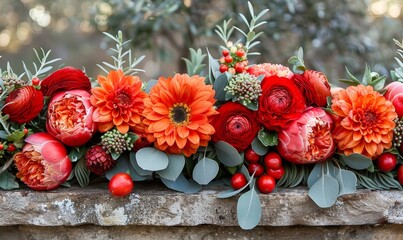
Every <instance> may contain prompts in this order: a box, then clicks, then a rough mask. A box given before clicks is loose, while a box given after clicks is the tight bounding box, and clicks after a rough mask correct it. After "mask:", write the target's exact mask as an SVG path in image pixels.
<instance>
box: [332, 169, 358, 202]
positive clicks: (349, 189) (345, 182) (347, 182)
mask: <svg viewBox="0 0 403 240" xmlns="http://www.w3.org/2000/svg"><path fill="white" fill-rule="evenodd" d="M336 180H337V181H338V182H339V196H342V195H345V194H350V193H354V192H355V191H356V190H357V188H356V186H357V176H356V175H355V174H354V173H353V172H351V171H348V170H345V169H339V170H338V173H337V175H336Z"/></svg>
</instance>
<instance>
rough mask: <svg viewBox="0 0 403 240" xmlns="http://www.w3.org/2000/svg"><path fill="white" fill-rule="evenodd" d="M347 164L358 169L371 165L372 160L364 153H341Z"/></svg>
mask: <svg viewBox="0 0 403 240" xmlns="http://www.w3.org/2000/svg"><path fill="white" fill-rule="evenodd" d="M341 157H342V159H343V160H344V162H345V163H346V164H347V166H349V167H351V168H352V169H356V170H364V169H367V168H368V167H370V166H371V164H373V163H372V160H371V159H370V158H368V157H366V156H364V155H361V154H357V153H353V154H351V155H348V156H345V155H341Z"/></svg>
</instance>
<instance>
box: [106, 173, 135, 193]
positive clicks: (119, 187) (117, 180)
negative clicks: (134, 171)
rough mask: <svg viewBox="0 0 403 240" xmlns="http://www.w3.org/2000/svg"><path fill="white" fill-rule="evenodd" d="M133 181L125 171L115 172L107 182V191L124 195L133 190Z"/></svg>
mask: <svg viewBox="0 0 403 240" xmlns="http://www.w3.org/2000/svg"><path fill="white" fill-rule="evenodd" d="M133 187H134V183H133V180H132V177H130V175H129V174H127V173H123V172H122V173H117V174H115V175H114V176H113V177H112V178H111V180H110V181H109V184H108V189H109V192H110V193H111V194H112V195H113V196H116V197H124V196H127V195H129V194H130V192H131V191H132V190H133Z"/></svg>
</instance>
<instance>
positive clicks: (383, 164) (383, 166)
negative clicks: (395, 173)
mask: <svg viewBox="0 0 403 240" xmlns="http://www.w3.org/2000/svg"><path fill="white" fill-rule="evenodd" d="M396 163H397V158H396V156H395V155H394V154H392V153H382V154H381V155H380V156H379V157H378V159H377V166H378V168H379V170H381V171H383V172H390V171H392V169H394V168H395V166H396Z"/></svg>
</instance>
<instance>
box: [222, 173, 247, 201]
mask: <svg viewBox="0 0 403 240" xmlns="http://www.w3.org/2000/svg"><path fill="white" fill-rule="evenodd" d="M244 175H245V174H244ZM248 175H249V174H248ZM245 176H247V175H245ZM254 181H255V179H254V178H253V177H250V178H249V181H248V182H247V183H246V185H245V186H243V187H241V188H240V189H238V190H234V189H228V190H225V191H223V192H220V193H219V194H218V195H217V198H229V197H232V196H235V195H237V194H238V193H240V192H242V191H243V190H244V189H245V188H247V187H248V186H251V185H253V184H254Z"/></svg>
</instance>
